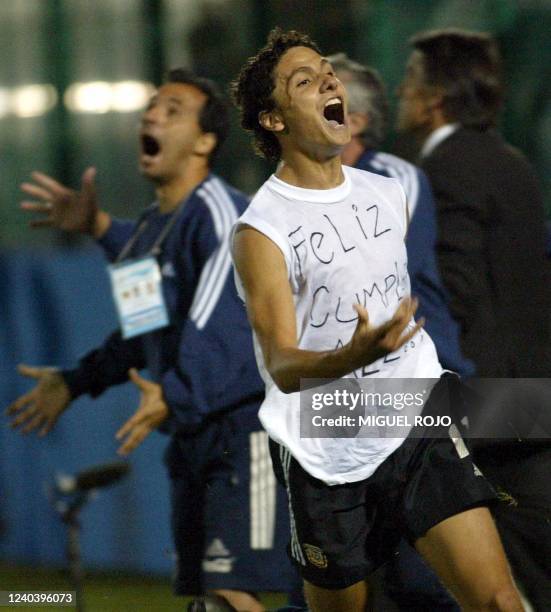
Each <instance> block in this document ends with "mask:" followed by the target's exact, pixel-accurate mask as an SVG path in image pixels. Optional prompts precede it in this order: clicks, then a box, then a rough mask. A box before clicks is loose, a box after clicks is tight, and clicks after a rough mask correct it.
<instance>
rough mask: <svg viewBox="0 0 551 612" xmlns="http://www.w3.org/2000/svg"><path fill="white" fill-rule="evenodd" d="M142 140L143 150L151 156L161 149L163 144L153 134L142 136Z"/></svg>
mask: <svg viewBox="0 0 551 612" xmlns="http://www.w3.org/2000/svg"><path fill="white" fill-rule="evenodd" d="M141 142H142V151H143V152H144V153H145V154H146V155H149V156H150V157H154V156H155V155H157V154H158V153H159V152H160V151H161V145H160V144H159V141H158V140H157V139H156V138H154V137H153V136H149V135H148V134H144V135H143V136H142V137H141Z"/></svg>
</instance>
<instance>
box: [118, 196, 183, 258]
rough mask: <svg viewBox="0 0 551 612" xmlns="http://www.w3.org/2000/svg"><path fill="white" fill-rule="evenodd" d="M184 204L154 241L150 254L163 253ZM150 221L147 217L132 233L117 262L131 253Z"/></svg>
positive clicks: (155, 255) (154, 255)
mask: <svg viewBox="0 0 551 612" xmlns="http://www.w3.org/2000/svg"><path fill="white" fill-rule="evenodd" d="M182 206H183V203H182V204H180V206H178V208H177V209H176V210H175V211H174V212H173V213H172V216H171V217H170V219H169V220H168V221H167V222H166V224H165V226H164V227H163V229H162V230H161V232H160V234H159V235H158V236H157V240H155V242H154V243H153V246H152V247H151V250H150V251H149V253H148V255H151V256H153V257H157V255H160V254H161V246H162V244H163V242H164V240H165V238H166V237H167V236H168V234H169V233H170V230H171V229H172V228H173V227H174V224H175V223H176V220H177V219H178V213H179V212H180V210H181V208H182ZM148 223H149V221H148V220H147V219H144V220H143V221H142V222H141V223H140V225H138V229H137V230H136V231H135V232H134V234H132V236H131V237H130V240H129V241H128V242H127V243H126V244H125V245H124V247H123V249H122V251H121V252H120V253H119V255H118V257H117V258H116V259H115V263H120V262H121V261H122V260H123V259H124V258H125V257H126V256H127V255H128V254H129V253H130V251H131V250H132V249H133V248H134V245H135V244H136V241H137V240H138V238H139V237H140V236H141V235H142V234H143V233H144V232H145V229H146V227H147V225H148Z"/></svg>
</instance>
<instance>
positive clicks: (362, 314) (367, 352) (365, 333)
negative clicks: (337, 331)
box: [348, 298, 425, 368]
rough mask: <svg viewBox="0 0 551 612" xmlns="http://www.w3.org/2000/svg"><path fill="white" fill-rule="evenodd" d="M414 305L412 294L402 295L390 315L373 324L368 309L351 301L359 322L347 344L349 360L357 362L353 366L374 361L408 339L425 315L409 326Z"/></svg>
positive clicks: (418, 328) (397, 347)
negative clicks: (408, 296) (377, 324)
mask: <svg viewBox="0 0 551 612" xmlns="http://www.w3.org/2000/svg"><path fill="white" fill-rule="evenodd" d="M417 306H418V301H417V300H416V299H415V298H414V299H412V298H404V299H403V300H402V301H401V302H400V305H399V306H398V308H397V309H396V311H395V313H394V315H393V316H392V318H391V319H389V320H388V321H386V322H385V323H383V324H381V325H379V326H377V327H374V326H372V325H371V324H370V322H369V314H368V312H367V310H366V309H365V308H364V307H363V306H360V304H354V309H355V310H356V312H357V313H358V323H357V324H356V329H355V331H354V335H353V336H352V339H351V340H350V343H349V345H348V349H349V351H350V355H351V357H352V360H353V362H354V363H355V364H356V365H355V366H354V367H355V368H357V367H362V366H364V365H368V364H370V363H373V362H374V361H377V359H380V358H381V357H385V356H386V355H389V354H390V353H393V352H394V351H397V350H398V349H399V348H400V347H401V346H403V345H404V344H406V342H408V341H409V340H411V338H413V336H415V334H416V333H417V332H418V331H419V330H420V329H421V328H422V327H423V325H424V323H425V320H424V319H420V320H419V321H417V323H415V325H414V326H413V327H411V328H409V329H408V326H409V323H410V321H411V320H412V318H413V316H414V315H415V312H416V310H417Z"/></svg>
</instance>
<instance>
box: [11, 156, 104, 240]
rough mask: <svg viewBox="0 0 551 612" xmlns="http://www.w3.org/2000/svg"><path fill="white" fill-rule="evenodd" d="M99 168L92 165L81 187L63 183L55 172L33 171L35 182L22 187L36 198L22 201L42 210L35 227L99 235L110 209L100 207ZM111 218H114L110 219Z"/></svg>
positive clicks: (33, 222) (27, 207) (30, 209)
mask: <svg viewBox="0 0 551 612" xmlns="http://www.w3.org/2000/svg"><path fill="white" fill-rule="evenodd" d="M95 177H96V169H95V168H88V169H87V170H86V171H85V172H84V174H83V175H82V186H81V190H80V191H75V190H74V189H70V188H69V187H66V186H65V185H62V184H61V183H59V182H58V181H56V180H55V179H53V178H52V177H51V176H48V175H46V174H43V173H42V172H33V173H32V179H33V181H34V182H32V183H23V184H22V185H21V189H22V191H24V192H25V193H26V194H27V195H30V196H32V197H33V198H34V200H25V201H23V202H21V208H22V209H23V210H25V211H28V212H33V213H39V214H40V215H41V217H40V218H38V219H32V220H31V221H30V223H29V225H30V226H31V227H54V228H56V229H59V230H62V231H65V232H78V233H82V234H90V235H92V236H94V237H96V238H97V237H99V235H101V231H102V230H104V229H106V228H104V227H103V226H104V225H105V223H107V217H108V215H107V213H105V212H103V211H101V210H99V208H98V204H97V196H96V185H95ZM109 222H110V221H109Z"/></svg>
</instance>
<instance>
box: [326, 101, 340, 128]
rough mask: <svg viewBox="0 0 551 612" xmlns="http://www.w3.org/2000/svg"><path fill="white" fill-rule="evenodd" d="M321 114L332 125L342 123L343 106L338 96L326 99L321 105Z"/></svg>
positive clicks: (335, 125) (336, 125)
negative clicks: (322, 105) (323, 104)
mask: <svg viewBox="0 0 551 612" xmlns="http://www.w3.org/2000/svg"><path fill="white" fill-rule="evenodd" d="M323 116H324V117H325V119H326V120H327V121H328V122H329V124H330V125H331V126H332V127H338V126H339V125H344V106H343V103H342V100H341V99H340V98H331V99H330V100H327V102H326V103H325V106H324V107H323Z"/></svg>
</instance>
